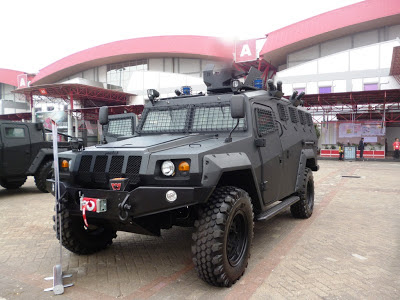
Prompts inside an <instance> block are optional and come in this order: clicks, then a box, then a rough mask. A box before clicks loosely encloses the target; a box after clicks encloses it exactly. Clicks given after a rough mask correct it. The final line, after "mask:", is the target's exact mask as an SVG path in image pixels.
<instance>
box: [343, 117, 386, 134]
mask: <svg viewBox="0 0 400 300" xmlns="http://www.w3.org/2000/svg"><path fill="white" fill-rule="evenodd" d="M385 134H386V130H385V127H384V126H382V122H380V121H369V122H365V123H339V138H352V137H357V138H361V137H367V136H384V135H385Z"/></svg>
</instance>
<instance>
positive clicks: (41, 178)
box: [35, 160, 53, 193]
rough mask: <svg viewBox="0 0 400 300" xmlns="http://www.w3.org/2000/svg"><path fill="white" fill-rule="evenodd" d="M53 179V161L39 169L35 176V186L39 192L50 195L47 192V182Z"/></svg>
mask: <svg viewBox="0 0 400 300" xmlns="http://www.w3.org/2000/svg"><path fill="white" fill-rule="evenodd" d="M52 177H53V161H51V160H49V161H46V162H44V163H42V165H41V166H40V167H39V169H38V170H37V171H36V174H35V184H36V187H37V188H38V190H39V191H41V192H43V193H48V191H47V190H46V180H47V179H50V178H52Z"/></svg>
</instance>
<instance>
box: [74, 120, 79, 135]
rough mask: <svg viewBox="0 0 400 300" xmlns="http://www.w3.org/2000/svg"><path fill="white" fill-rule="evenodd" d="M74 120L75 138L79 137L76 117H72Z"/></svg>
mask: <svg viewBox="0 0 400 300" xmlns="http://www.w3.org/2000/svg"><path fill="white" fill-rule="evenodd" d="M74 120H75V137H76V138H77V137H78V136H79V130H78V129H79V125H78V117H74Z"/></svg>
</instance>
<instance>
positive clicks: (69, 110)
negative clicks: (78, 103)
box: [68, 93, 74, 140]
mask: <svg viewBox="0 0 400 300" xmlns="http://www.w3.org/2000/svg"><path fill="white" fill-rule="evenodd" d="M73 109H74V97H73V95H72V93H70V94H69V109H68V135H70V136H72V135H73V132H72V131H73V130H72V127H73V126H72V110H73ZM68 140H70V138H68Z"/></svg>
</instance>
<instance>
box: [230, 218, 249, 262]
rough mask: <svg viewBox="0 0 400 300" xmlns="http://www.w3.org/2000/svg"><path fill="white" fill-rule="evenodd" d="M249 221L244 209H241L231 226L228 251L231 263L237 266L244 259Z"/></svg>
mask: <svg viewBox="0 0 400 300" xmlns="http://www.w3.org/2000/svg"><path fill="white" fill-rule="evenodd" d="M247 231H248V228H247V222H246V217H245V215H244V214H243V212H242V211H239V212H238V213H237V214H236V215H235V217H234V218H233V220H232V223H231V225H230V227H229V232H228V240H227V247H226V250H227V251H226V253H227V257H228V261H229V264H230V265H231V266H232V267H235V266H237V265H238V264H239V263H240V261H241V260H242V258H243V256H244V253H245V251H246V246H247Z"/></svg>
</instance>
